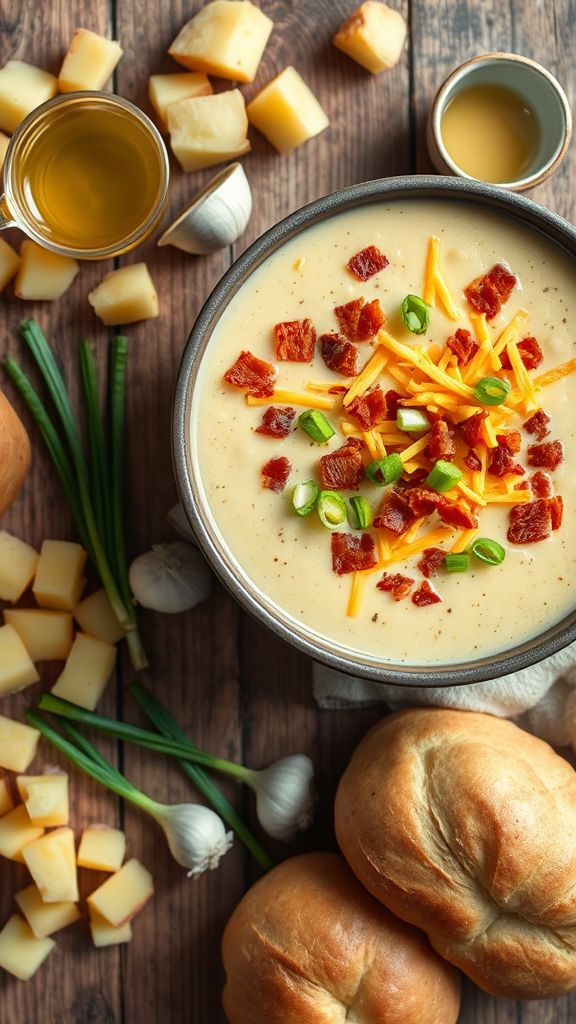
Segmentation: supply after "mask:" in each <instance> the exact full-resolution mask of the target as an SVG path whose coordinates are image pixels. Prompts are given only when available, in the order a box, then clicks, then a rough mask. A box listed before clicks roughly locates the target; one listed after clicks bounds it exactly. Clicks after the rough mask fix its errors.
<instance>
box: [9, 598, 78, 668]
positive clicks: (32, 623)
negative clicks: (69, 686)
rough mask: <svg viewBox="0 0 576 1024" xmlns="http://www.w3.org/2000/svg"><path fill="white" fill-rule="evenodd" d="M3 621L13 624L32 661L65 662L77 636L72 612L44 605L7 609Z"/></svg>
mask: <svg viewBox="0 0 576 1024" xmlns="http://www.w3.org/2000/svg"><path fill="white" fill-rule="evenodd" d="M4 621H5V622H7V623H9V625H11V626H13V627H14V629H15V630H16V632H17V633H18V636H19V637H20V639H21V641H22V643H23V644H24V647H25V648H26V650H27V651H28V654H29V655H30V657H31V659H32V661H64V660H65V659H66V658H67V657H68V655H69V653H70V648H71V647H72V639H73V635H74V630H73V625H72V614H71V612H49V611H45V610H44V609H43V608H5V609H4Z"/></svg>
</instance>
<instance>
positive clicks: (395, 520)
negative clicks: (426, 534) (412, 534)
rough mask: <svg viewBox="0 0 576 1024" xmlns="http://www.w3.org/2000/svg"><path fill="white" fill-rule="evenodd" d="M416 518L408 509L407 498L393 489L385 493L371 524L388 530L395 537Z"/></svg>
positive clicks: (404, 530) (403, 531)
mask: <svg viewBox="0 0 576 1024" xmlns="http://www.w3.org/2000/svg"><path fill="white" fill-rule="evenodd" d="M416 518H417V516H415V515H414V513H413V512H412V511H411V509H410V505H409V504H408V498H407V497H406V496H405V495H404V494H403V493H402V492H401V491H397V490H393V491H390V493H389V494H387V495H386V497H385V498H384V500H383V502H382V504H381V505H380V508H379V509H378V514H377V515H376V516H375V517H374V520H373V526H375V527H376V529H378V530H380V529H383V530H389V531H390V533H393V534H394V536H395V537H400V536H401V534H403V533H405V532H406V530H407V529H408V527H409V526H411V525H412V523H413V522H414V520H415V519H416Z"/></svg>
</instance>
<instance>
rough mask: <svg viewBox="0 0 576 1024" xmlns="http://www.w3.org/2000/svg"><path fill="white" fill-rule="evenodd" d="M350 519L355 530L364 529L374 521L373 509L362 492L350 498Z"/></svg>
mask: <svg viewBox="0 0 576 1024" xmlns="http://www.w3.org/2000/svg"><path fill="white" fill-rule="evenodd" d="M349 503H350V509H349V514H348V520H349V522H350V526H352V527H353V529H355V530H364V529H365V528H366V527H367V526H370V523H371V522H372V509H371V508H370V505H369V504H368V502H367V501H366V498H364V497H363V496H362V495H361V494H358V495H356V496H355V497H354V498H350V499H349Z"/></svg>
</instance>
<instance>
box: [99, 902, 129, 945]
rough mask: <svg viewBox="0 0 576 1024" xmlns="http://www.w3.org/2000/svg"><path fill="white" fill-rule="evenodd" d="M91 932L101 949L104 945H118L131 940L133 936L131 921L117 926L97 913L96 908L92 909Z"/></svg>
mask: <svg viewBox="0 0 576 1024" xmlns="http://www.w3.org/2000/svg"><path fill="white" fill-rule="evenodd" d="M90 932H91V935H92V942H93V943H94V945H95V946H97V947H98V948H99V949H100V948H103V947H104V946H118V945H119V944H120V943H121V942H130V940H131V938H132V925H131V924H130V921H126V922H125V923H124V924H121V925H120V926H119V927H118V928H115V927H114V925H113V924H110V922H109V921H107V920H106V918H104V917H102V916H101V915H100V914H97V913H96V911H95V910H91V911H90Z"/></svg>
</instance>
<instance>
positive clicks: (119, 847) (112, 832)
mask: <svg viewBox="0 0 576 1024" xmlns="http://www.w3.org/2000/svg"><path fill="white" fill-rule="evenodd" d="M125 853H126V836H125V835H124V833H123V832H121V831H120V829H117V828H111V827H110V826H109V825H91V826H90V827H89V828H86V829H84V832H83V833H82V838H81V840H80V846H79V847H78V857H77V863H78V867H80V868H92V869H93V870H94V871H118V870H119V869H120V868H121V867H122V861H123V860H124V854H125Z"/></svg>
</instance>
